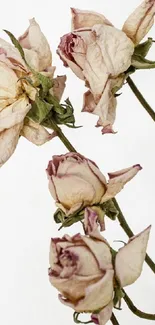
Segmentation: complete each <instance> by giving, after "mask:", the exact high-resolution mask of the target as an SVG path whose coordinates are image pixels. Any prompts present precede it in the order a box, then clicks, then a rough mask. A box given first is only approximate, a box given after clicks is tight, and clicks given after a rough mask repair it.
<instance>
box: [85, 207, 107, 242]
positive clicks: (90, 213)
mask: <svg viewBox="0 0 155 325" xmlns="http://www.w3.org/2000/svg"><path fill="white" fill-rule="evenodd" d="M100 211H102V210H101V209H100V208H99V207H97V206H93V207H87V208H85V211H84V229H85V233H86V235H88V236H89V237H91V238H95V239H98V240H101V241H103V237H102V235H101V233H100V232H99V229H98V223H99V221H100V216H99V214H100V213H101V212H100ZM102 212H103V211H102ZM98 217H99V218H98ZM97 221H98V223H97ZM102 228H103V220H102Z"/></svg>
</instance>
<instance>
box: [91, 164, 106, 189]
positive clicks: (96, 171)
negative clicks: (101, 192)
mask: <svg viewBox="0 0 155 325" xmlns="http://www.w3.org/2000/svg"><path fill="white" fill-rule="evenodd" d="M87 163H88V166H89V168H90V169H91V171H92V172H93V173H94V174H95V176H96V177H97V178H98V179H99V180H100V182H101V183H102V184H103V185H104V186H105V187H106V185H107V181H106V178H105V176H104V175H103V174H102V173H101V171H100V170H99V168H98V167H97V166H96V165H95V164H94V163H92V162H91V160H89V159H88V160H87Z"/></svg>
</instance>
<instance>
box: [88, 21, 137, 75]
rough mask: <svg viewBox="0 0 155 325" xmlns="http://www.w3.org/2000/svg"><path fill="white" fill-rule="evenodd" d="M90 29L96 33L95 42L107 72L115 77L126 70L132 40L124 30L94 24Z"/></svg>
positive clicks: (130, 54)
mask: <svg viewBox="0 0 155 325" xmlns="http://www.w3.org/2000/svg"><path fill="white" fill-rule="evenodd" d="M92 30H93V32H94V33H95V34H96V44H97V45H98V46H99V48H100V51H101V55H102V58H103V59H104V62H105V66H106V68H107V73H108V74H109V75H111V76H113V77H115V76H118V75H119V74H120V73H122V72H124V71H126V70H127V69H128V68H129V66H130V65H131V57H132V54H133V52H134V44H133V42H132V41H131V40H130V39H129V38H128V37H127V36H126V34H125V33H124V32H122V31H120V30H118V29H116V28H114V27H111V26H107V25H95V26H94V27H93V29H92ZM100 73H101V72H100Z"/></svg>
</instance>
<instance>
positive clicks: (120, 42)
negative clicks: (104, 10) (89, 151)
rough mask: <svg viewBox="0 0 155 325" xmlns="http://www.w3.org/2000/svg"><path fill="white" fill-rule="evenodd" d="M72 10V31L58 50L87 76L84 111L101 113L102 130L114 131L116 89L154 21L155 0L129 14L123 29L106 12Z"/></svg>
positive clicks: (82, 76)
mask: <svg viewBox="0 0 155 325" xmlns="http://www.w3.org/2000/svg"><path fill="white" fill-rule="evenodd" d="M71 11H72V32H71V33H68V34H66V35H64V36H63V37H62V38H61V41H60V44H59V46H58V50H57V53H58V54H59V56H60V58H61V59H62V60H63V62H64V65H65V66H66V67H70V68H71V69H72V71H73V72H74V73H75V74H76V76H77V77H78V78H80V79H82V80H85V82H86V86H87V87H88V88H89V91H87V92H86V93H85V94H84V104H83V111H84V112H89V113H93V114H95V115H97V116H99V120H98V123H97V126H103V129H102V133H103V134H104V133H111V132H112V133H114V131H113V129H112V125H113V123H114V121H115V110H116V98H115V97H114V94H115V92H116V91H117V89H119V88H121V87H122V85H123V83H124V80H125V74H124V72H126V70H127V69H128V68H129V67H130V65H131V59H132V55H133V52H134V47H135V45H137V44H138V43H139V42H140V41H141V40H142V39H143V38H144V36H145V35H146V34H147V33H148V31H149V30H150V28H151V27H152V25H153V22H154V14H155V0H145V1H143V3H142V4H141V5H140V6H139V7H138V8H137V9H136V10H135V11H134V12H133V13H132V14H131V15H130V16H129V18H128V19H127V21H126V22H125V24H124V26H123V29H122V31H121V30H118V29H117V28H115V27H114V26H113V25H112V23H110V22H109V20H107V19H106V18H105V17H104V16H103V15H101V14H98V13H95V12H91V11H87V10H79V9H73V8H72V9H71Z"/></svg>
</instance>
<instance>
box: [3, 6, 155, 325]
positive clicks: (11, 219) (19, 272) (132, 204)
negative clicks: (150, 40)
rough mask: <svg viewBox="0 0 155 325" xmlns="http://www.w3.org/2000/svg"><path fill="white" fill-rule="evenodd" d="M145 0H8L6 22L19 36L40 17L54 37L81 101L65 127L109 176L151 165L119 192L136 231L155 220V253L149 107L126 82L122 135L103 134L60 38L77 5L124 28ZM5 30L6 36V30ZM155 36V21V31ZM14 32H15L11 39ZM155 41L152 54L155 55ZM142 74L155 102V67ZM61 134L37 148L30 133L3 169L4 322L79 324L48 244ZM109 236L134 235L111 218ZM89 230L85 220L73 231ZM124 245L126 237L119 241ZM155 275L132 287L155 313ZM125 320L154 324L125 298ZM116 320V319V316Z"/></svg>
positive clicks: (74, 97) (121, 315)
mask: <svg viewBox="0 0 155 325" xmlns="http://www.w3.org/2000/svg"><path fill="white" fill-rule="evenodd" d="M139 3H140V1H139V0H130V1H124V0H117V1H116V0H111V1H106V0H105V1H102V0H96V1H92V0H91V1H90V0H89V1H88V0H65V1H60V0H57V1H51V0H44V1H40V2H39V1H38V0H27V1H23V2H22V1H20V0H14V1H11V0H10V1H9V2H8V1H3V5H2V7H3V9H2V8H1V13H0V29H1V30H2V29H8V30H10V31H11V32H12V33H14V34H15V35H16V36H19V35H20V34H22V33H23V32H24V31H25V29H26V28H27V26H28V19H29V18H32V17H35V18H36V20H37V21H38V22H39V24H40V26H41V28H42V30H43V32H44V33H45V35H46V37H47V38H48V40H49V43H50V45H51V49H52V53H53V65H56V66H57V74H59V75H60V74H67V76H68V81H67V88H66V91H65V94H64V98H66V97H67V96H69V97H70V100H71V102H72V103H73V105H74V108H75V115H76V121H77V122H76V123H77V125H83V128H81V129H78V130H70V129H67V128H65V127H64V128H63V130H64V132H65V134H66V135H67V136H68V138H69V139H70V141H71V142H72V143H73V145H74V146H75V147H76V149H77V150H78V151H79V152H81V153H82V154H84V155H85V156H86V157H89V158H91V159H93V160H95V161H96V163H97V164H98V165H99V167H100V169H101V170H102V171H103V173H104V174H105V175H106V173H107V172H109V171H114V170H118V169H122V168H124V167H128V166H131V165H133V164H137V163H140V164H141V165H142V166H143V170H142V171H141V172H140V173H139V174H138V175H137V176H136V177H135V178H134V179H133V180H132V181H131V182H130V183H129V184H128V185H126V187H125V189H124V190H123V191H122V192H121V193H120V194H119V195H118V196H117V199H118V201H119V203H120V206H121V208H122V210H123V211H124V214H125V216H126V218H127V220H128V222H129V224H130V226H131V227H132V229H133V231H134V232H135V233H138V232H140V231H141V230H143V229H144V228H145V227H147V226H148V225H149V224H152V225H153V227H152V232H151V238H150V242H149V247H148V252H149V254H150V255H151V256H152V258H154V260H155V250H154V244H155V243H154V237H155V220H154V217H155V199H154V193H155V191H154V186H155V185H154V184H155V173H154V166H155V155H154V139H155V138H154V134H155V133H154V132H155V128H154V122H153V121H152V120H151V118H150V117H149V116H148V114H147V113H146V112H145V110H144V109H143V108H142V107H141V105H140V104H139V102H138V101H137V99H136V98H135V97H134V95H133V94H132V92H131V90H130V89H129V87H128V86H127V85H126V86H124V88H123V94H122V95H121V96H120V97H119V99H118V108H117V120H116V123H115V130H117V131H118V133H117V134H116V135H104V136H102V135H101V132H100V129H96V128H95V127H94V125H95V123H96V120H97V117H95V116H90V115H89V114H87V113H80V110H81V107H82V94H83V91H84V85H83V83H82V81H80V80H78V79H77V78H76V77H75V76H74V75H73V73H72V72H70V71H69V69H65V68H64V67H63V65H62V62H61V61H60V60H59V58H58V56H57V55H56V48H57V45H58V43H59V38H60V36H62V35H63V34H65V33H67V32H69V31H70V17H71V16H70V7H75V8H80V9H91V10H95V11H97V12H100V13H103V14H104V15H105V16H107V18H108V19H109V20H111V21H112V22H113V23H114V24H115V26H116V27H118V28H121V26H122V24H123V22H124V20H125V19H126V18H127V16H128V14H129V13H131V12H132V10H133V9H134V8H135V7H136V6H137V5H138V4H139ZM0 36H1V37H3V38H6V36H5V34H4V33H3V32H2V31H1V33H0ZM150 36H152V37H154V38H155V28H153V29H152V30H151V32H150ZM6 39H7V38H6ZM154 53H155V45H154V47H153V49H152V52H151V55H150V58H152V59H155V54H154ZM134 81H135V82H136V84H137V86H138V87H139V88H140V90H141V91H142V92H143V94H144V95H145V97H146V99H147V100H148V101H149V103H150V104H151V105H152V107H153V108H154V109H155V71H153V70H152V71H151V70H150V71H142V72H137V73H136V75H134ZM65 152H66V149H65V147H64V146H63V144H61V143H60V141H59V139H58V138H55V139H54V140H52V141H51V142H49V143H47V144H45V145H44V146H42V147H39V148H38V147H35V146H34V145H33V144H31V143H29V142H28V141H27V140H25V139H24V138H22V139H21V140H20V142H19V145H18V148H17V150H16V152H15V154H14V155H13V157H12V158H11V159H10V160H9V161H8V162H7V163H6V164H5V165H4V166H3V167H2V168H1V170H0V261H1V265H0V323H1V324H3V325H10V324H13V325H14V324H16V325H19V324H20V325H21V324H22V325H28V324H29V325H45V324H46V325H51V324H53V323H56V324H70V325H73V320H72V310H70V309H69V308H68V307H65V306H63V305H61V304H60V302H59V301H58V299H57V291H56V290H55V289H54V288H52V287H51V285H50V284H49V282H48V275H47V269H48V266H49V264H48V251H49V244H50V238H51V237H52V236H58V235H60V236H61V235H62V234H63V233H64V231H61V234H58V231H57V226H56V225H55V224H54V221H53V218H52V214H53V212H54V211H55V205H54V202H53V199H52V197H51V196H50V194H49V192H48V183H47V179H46V173H45V169H46V167H47V164H48V161H49V160H50V159H51V158H52V155H53V154H62V153H65ZM106 228H107V231H106V233H105V236H106V238H107V239H108V240H109V241H110V243H111V244H113V240H114V239H120V240H125V241H127V237H126V235H125V234H124V233H123V231H122V230H121V228H119V226H118V223H117V221H116V222H111V221H109V220H106ZM80 230H82V229H81V228H80V226H79V225H78V226H77V225H76V226H73V227H72V229H70V228H69V229H68V231H69V233H76V232H78V231H80ZM114 245H115V247H118V244H117V245H116V244H114ZM154 279H155V278H154V277H153V273H152V272H151V271H150V269H149V268H148V267H147V266H146V265H145V266H144V269H143V273H142V276H141V278H140V279H139V280H138V281H137V282H136V283H135V284H134V285H133V286H131V287H128V288H127V292H128V293H129V294H130V296H131V297H132V299H133V301H134V302H135V304H136V305H137V306H138V307H140V308H141V309H142V310H144V311H146V312H152V313H155V300H154V295H155V280H154ZM116 315H117V317H118V319H119V322H120V325H123V324H125V325H129V324H131V322H133V323H134V324H136V325H139V324H141V325H142V324H150V325H151V324H152V323H153V322H151V321H149V320H141V319H140V318H136V316H134V315H133V314H132V313H131V312H130V311H129V310H128V309H127V307H126V305H125V304H123V311H122V312H119V311H118V312H116ZM109 323H110V322H109Z"/></svg>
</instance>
